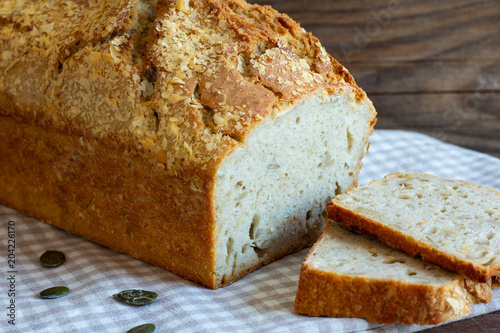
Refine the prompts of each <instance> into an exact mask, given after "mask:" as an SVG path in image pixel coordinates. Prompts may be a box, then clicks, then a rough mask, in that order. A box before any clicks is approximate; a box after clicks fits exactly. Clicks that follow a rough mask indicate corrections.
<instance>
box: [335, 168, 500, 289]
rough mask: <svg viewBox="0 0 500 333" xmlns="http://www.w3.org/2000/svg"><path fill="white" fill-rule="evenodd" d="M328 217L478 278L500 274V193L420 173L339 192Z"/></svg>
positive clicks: (455, 270)
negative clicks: (346, 191)
mask: <svg viewBox="0 0 500 333" xmlns="http://www.w3.org/2000/svg"><path fill="white" fill-rule="evenodd" d="M328 216H329V217H330V218H331V219H334V220H335V221H337V222H339V223H342V224H343V225H344V226H346V227H348V228H355V229H359V230H360V231H361V232H363V233H368V234H371V235H373V236H375V237H376V238H377V239H379V240H380V241H381V242H382V243H384V244H386V245H389V246H391V247H394V248H397V249H399V250H402V251H405V252H407V253H409V254H411V255H412V256H421V257H422V259H423V260H425V261H428V262H431V263H434V264H436V265H439V266H441V267H444V268H446V269H449V270H451V271H454V272H457V273H460V274H462V275H465V276H467V277H468V278H470V279H472V280H474V281H477V282H488V281H490V280H491V279H492V278H493V277H496V276H498V275H500V193H499V192H497V191H495V190H493V189H490V188H486V187H482V186H479V185H477V184H474V183H471V182H465V181H459V180H450V179H445V178H441V177H436V176H432V175H427V174H423V173H419V172H404V173H396V174H391V175H388V176H387V177H386V178H384V179H382V180H377V181H373V182H372V183H370V184H367V185H365V186H360V187H358V188H356V189H352V190H351V191H348V193H346V194H342V195H338V196H336V197H335V198H334V199H333V201H332V202H331V203H329V204H328Z"/></svg>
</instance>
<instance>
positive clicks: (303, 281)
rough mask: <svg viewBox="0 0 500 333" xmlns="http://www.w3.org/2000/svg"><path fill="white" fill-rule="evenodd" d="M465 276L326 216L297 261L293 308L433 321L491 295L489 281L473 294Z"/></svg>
mask: <svg viewBox="0 0 500 333" xmlns="http://www.w3.org/2000/svg"><path fill="white" fill-rule="evenodd" d="M466 281H467V280H466V279H464V278H463V277H462V276H460V275H457V274H454V273H451V272H449V271H446V270H444V269H441V268H438V267H437V266H434V265H431V264H427V263H424V262H423V261H421V260H418V259H415V258H412V257H411V256H408V255H407V254H405V253H403V252H400V251H397V250H394V249H391V248H388V247H386V246H384V245H381V244H380V243H378V242H376V241H374V240H373V239H371V238H369V237H368V236H359V235H354V234H352V233H350V232H348V231H346V230H344V229H342V228H341V227H339V226H338V225H337V223H335V222H333V221H329V222H328V223H327V226H326V228H325V231H324V232H323V234H322V236H321V238H320V240H319V241H318V242H317V243H316V244H315V245H314V247H313V248H312V249H311V251H310V252H309V254H308V256H307V258H306V260H305V261H304V263H303V265H302V269H301V274H300V281H299V288H298V293H297V297H296V300H295V309H296V311H297V312H299V313H302V314H307V315H309V316H331V317H357V318H365V319H367V320H370V321H376V322H378V323H380V324H392V323H395V322H400V323H404V324H409V325H410V324H421V325H424V324H438V323H440V322H442V321H446V320H450V319H454V318H458V317H461V316H464V315H466V314H468V313H469V312H470V311H471V309H472V307H471V302H478V301H488V297H489V299H491V288H490V286H489V285H488V284H481V285H480V286H479V287H480V288H482V289H481V290H482V292H483V293H473V292H470V291H469V290H471V291H472V289H474V287H472V286H467V283H466Z"/></svg>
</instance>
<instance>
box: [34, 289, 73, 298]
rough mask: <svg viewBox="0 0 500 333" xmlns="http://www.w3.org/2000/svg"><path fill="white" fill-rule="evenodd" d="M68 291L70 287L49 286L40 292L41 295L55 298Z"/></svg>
mask: <svg viewBox="0 0 500 333" xmlns="http://www.w3.org/2000/svg"><path fill="white" fill-rule="evenodd" d="M67 293H69V288H68V287H65V286H58V287H52V288H48V289H45V290H44V291H42V292H40V297H41V298H48V299H54V298H59V297H63V296H65V295H66V294H67Z"/></svg>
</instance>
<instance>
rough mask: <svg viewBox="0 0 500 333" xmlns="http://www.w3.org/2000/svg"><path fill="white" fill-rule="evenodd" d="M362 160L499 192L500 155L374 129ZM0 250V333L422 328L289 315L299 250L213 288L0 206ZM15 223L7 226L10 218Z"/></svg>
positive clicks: (376, 173)
mask: <svg viewBox="0 0 500 333" xmlns="http://www.w3.org/2000/svg"><path fill="white" fill-rule="evenodd" d="M370 141H371V146H370V154H368V155H367V156H366V157H365V159H364V161H363V162H364V166H363V169H362V171H361V174H360V177H359V183H360V184H364V183H367V182H369V181H371V180H372V179H378V178H382V177H384V176H385V175H386V174H388V173H391V172H397V171H406V170H417V171H422V172H426V173H432V174H435V175H438V176H443V177H448V178H458V179H465V180H471V181H474V182H476V183H479V184H481V185H485V186H488V187H492V188H495V189H497V190H500V160H499V159H496V158H493V157H491V156H488V155H485V154H481V153H478V152H474V151H470V150H466V149H463V148H459V147H456V146H453V145H450V144H445V143H443V142H440V141H437V140H435V139H432V138H430V137H428V136H425V135H422V134H417V133H412V132H405V131H393V130H376V131H375V132H374V134H373V136H372V137H371V140H370ZM0 221H1V225H2V228H3V230H2V231H1V232H0V242H1V244H2V245H1V247H2V249H3V250H2V251H3V258H4V259H2V264H1V265H0V267H1V269H2V273H3V274H2V275H3V277H2V278H1V283H0V295H1V298H0V299H1V302H0V305H1V306H0V309H1V310H0V332H23V333H29V332H37V333H38V332H39V333H45V332H47V333H48V332H51V333H52V332H117V333H119V332H127V330H129V329H130V328H132V327H134V326H137V325H139V324H144V323H150V322H151V323H154V324H155V325H156V327H157V332H305V331H306V332H308V333H313V332H353V331H364V330H371V331H373V332H414V331H418V330H422V329H425V328H428V327H430V326H419V325H412V326H406V325H400V324H396V325H385V326H384V325H382V326H381V325H378V324H376V323H370V322H367V321H365V320H363V319H344V318H310V317H306V316H302V315H298V314H296V313H295V312H294V308H293V305H294V300H295V294H296V292H297V283H298V279H299V271H300V266H301V263H302V260H303V259H304V257H305V256H306V254H307V249H305V250H302V251H300V252H298V253H295V254H292V255H289V256H286V257H285V258H282V259H280V260H278V261H276V262H275V263H272V264H271V265H268V266H266V267H263V268H261V269H259V270H258V271H256V272H254V273H251V274H249V275H247V276H246V277H244V278H243V279H241V280H240V281H237V282H235V283H234V284H232V285H230V286H228V287H225V288H222V289H219V290H209V289H207V288H205V287H202V286H199V285H197V284H194V283H191V282H189V281H186V280H184V279H181V278H179V277H177V276H175V275H174V274H172V273H170V272H168V271H166V270H164V269H162V268H158V267H155V266H152V265H149V264H146V263H144V262H141V261H139V260H136V259H133V258H131V257H130V256H127V255H124V254H120V253H117V252H114V251H112V250H109V249H107V248H104V247H102V246H99V245H97V244H94V243H91V242H89V241H87V240H85V239H83V238H81V237H78V236H74V235H71V234H69V233H67V232H65V231H63V230H60V229H57V228H54V227H52V226H49V225H47V224H45V223H42V222H40V221H37V220H35V219H33V218H30V217H27V216H25V215H22V214H20V213H18V212H16V211H14V210H12V209H10V208H7V207H4V206H0ZM8 221H14V222H15V235H16V238H15V239H16V250H15V255H16V266H15V269H16V273H15V281H14V282H15V283H14V288H15V297H14V298H15V324H16V325H15V326H14V325H11V324H8V320H9V319H10V318H9V317H8V316H7V315H8V313H9V311H10V310H9V309H7V307H8V306H9V304H10V303H9V302H10V299H11V297H8V296H7V294H8V290H9V288H11V287H12V285H11V281H9V280H8V277H9V274H8V273H7V272H8V271H9V270H10V269H9V267H8V265H7V253H8V252H7V241H8V232H7V227H8ZM14 222H11V224H13V223H14ZM46 250H59V251H62V252H64V253H65V254H66V262H65V263H64V264H63V265H62V266H60V267H57V268H51V269H47V268H44V267H41V266H40V264H39V263H38V260H39V257H40V255H41V254H42V253H43V252H45V251H46ZM57 285H66V286H68V287H69V288H70V289H71V291H70V293H69V294H68V295H67V296H65V297H63V298H60V299H56V300H43V299H40V298H39V297H38V293H39V292H40V291H41V290H43V289H46V288H49V287H52V286H57ZM125 289H146V290H152V291H155V292H157V293H158V294H159V295H160V299H159V300H158V301H157V302H156V303H154V304H151V305H147V306H143V307H134V306H129V305H126V304H122V303H119V302H117V301H116V300H115V299H114V298H113V297H112V295H113V294H114V293H117V292H119V291H121V290H125ZM499 309H500V289H497V290H495V292H494V299H493V300H492V301H491V302H490V303H488V304H477V305H474V306H473V311H472V313H471V314H470V315H469V316H468V317H473V316H477V315H480V314H484V313H488V312H492V311H496V310H499Z"/></svg>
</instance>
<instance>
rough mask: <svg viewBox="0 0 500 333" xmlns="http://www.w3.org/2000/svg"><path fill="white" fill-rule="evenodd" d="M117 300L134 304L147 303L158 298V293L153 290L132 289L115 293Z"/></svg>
mask: <svg viewBox="0 0 500 333" xmlns="http://www.w3.org/2000/svg"><path fill="white" fill-rule="evenodd" d="M113 297H114V298H116V299H117V300H119V301H121V302H123V303H127V304H132V305H147V304H151V303H153V302H155V301H156V300H158V297H159V296H158V294H157V293H155V292H153V291H147V290H140V289H130V290H124V291H121V292H119V293H118V294H114V295H113Z"/></svg>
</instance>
